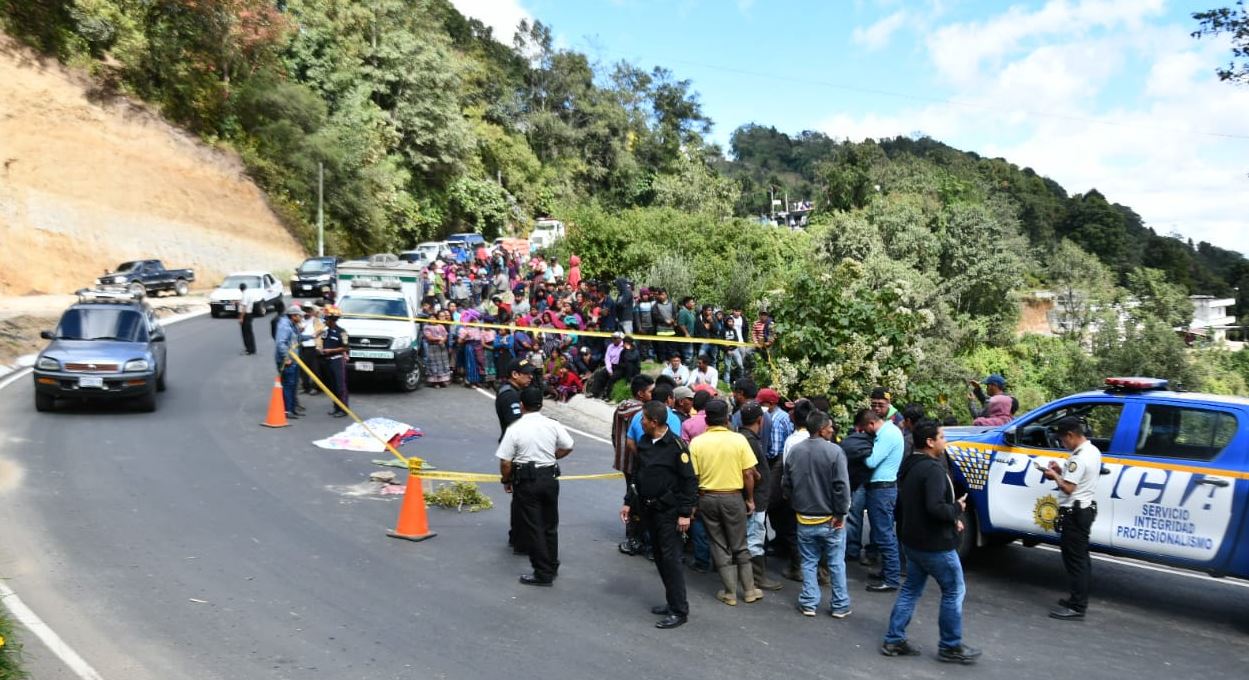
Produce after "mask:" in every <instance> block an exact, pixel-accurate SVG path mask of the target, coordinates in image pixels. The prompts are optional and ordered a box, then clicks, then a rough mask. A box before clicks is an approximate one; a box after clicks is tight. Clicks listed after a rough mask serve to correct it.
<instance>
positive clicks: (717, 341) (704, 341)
mask: <svg viewBox="0 0 1249 680" xmlns="http://www.w3.org/2000/svg"><path fill="white" fill-rule="evenodd" d="M342 318H344V319H380V320H384V321H406V322H408V323H434V324H441V325H443V326H470V327H472V328H490V329H494V330H503V331H511V332H513V333H515V332H516V331H517V330H522V331H527V332H533V333H554V334H556V335H577V336H581V335H584V336H586V337H590V338H610V337H612V333H609V332H607V331H581V330H577V329H575V328H554V327H549V326H519V325H516V324H502V323H486V322H484V321H448V320H446V319H433V318H428V319H427V318H420V317H413V318H408V317H406V316H390V315H386V314H346V313H344V314H343V316H342ZM618 332H620V333H624V331H618ZM624 334H625V335H628V336H629V337H631V338H633V339H634V340H644V341H646V342H678V343H682V344H692V343H693V344H699V345H721V346H725V347H759V345H758V344H757V343H753V342H742V341H741V340H724V339H721V338H695V337H692V336H688V335H639V334H637V333H624Z"/></svg>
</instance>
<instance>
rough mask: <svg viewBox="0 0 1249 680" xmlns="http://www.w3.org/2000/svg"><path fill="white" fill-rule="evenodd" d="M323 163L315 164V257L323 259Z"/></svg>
mask: <svg viewBox="0 0 1249 680" xmlns="http://www.w3.org/2000/svg"><path fill="white" fill-rule="evenodd" d="M324 203H325V163H321V162H318V163H317V257H325V207H324Z"/></svg>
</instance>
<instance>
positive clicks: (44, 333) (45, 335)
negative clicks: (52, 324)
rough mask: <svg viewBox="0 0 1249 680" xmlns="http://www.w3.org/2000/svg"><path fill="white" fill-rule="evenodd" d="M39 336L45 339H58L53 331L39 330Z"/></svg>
mask: <svg viewBox="0 0 1249 680" xmlns="http://www.w3.org/2000/svg"><path fill="white" fill-rule="evenodd" d="M39 337H41V338H43V339H44V340H55V339H56V336H55V335H53V334H52V331H39Z"/></svg>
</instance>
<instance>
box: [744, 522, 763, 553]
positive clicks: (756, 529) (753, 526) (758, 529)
mask: <svg viewBox="0 0 1249 680" xmlns="http://www.w3.org/2000/svg"><path fill="white" fill-rule="evenodd" d="M767 518H768V513H766V512H753V513H751V514H749V515H746V549H747V550H749V551H750V556H751V557H762V556H763V542H764V540H765V539H767V537H768V527H767V525H766V524H765V523H764V522H766V521H767Z"/></svg>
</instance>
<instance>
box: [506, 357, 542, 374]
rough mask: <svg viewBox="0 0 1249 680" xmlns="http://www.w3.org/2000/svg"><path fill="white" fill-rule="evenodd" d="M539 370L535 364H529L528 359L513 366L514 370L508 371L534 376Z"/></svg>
mask: <svg viewBox="0 0 1249 680" xmlns="http://www.w3.org/2000/svg"><path fill="white" fill-rule="evenodd" d="M537 370H538V369H537V368H535V367H534V365H533V364H531V363H529V360H528V359H521V360H520V361H517V362H515V363H513V364H512V368H511V370H509V371H508V373H509V374H510V373H524V374H525V375H533V374H534V373H535V372H537Z"/></svg>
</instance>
